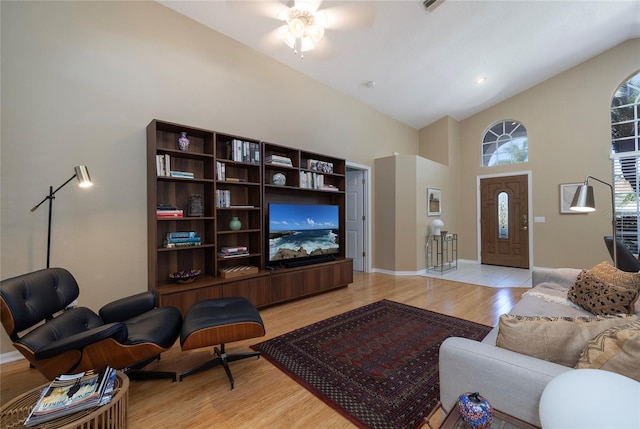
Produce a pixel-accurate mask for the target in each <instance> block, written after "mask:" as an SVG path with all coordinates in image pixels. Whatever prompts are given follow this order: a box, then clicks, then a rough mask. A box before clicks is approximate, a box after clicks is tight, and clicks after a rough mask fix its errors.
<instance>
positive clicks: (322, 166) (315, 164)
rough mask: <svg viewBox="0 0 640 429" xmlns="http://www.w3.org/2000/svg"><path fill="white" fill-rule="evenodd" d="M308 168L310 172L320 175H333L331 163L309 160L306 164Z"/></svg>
mask: <svg viewBox="0 0 640 429" xmlns="http://www.w3.org/2000/svg"><path fill="white" fill-rule="evenodd" d="M308 168H309V170H311V171H317V172H320V173H333V163H332V162H326V161H318V160H317V159H310V160H309V162H308Z"/></svg>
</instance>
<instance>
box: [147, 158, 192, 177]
mask: <svg viewBox="0 0 640 429" xmlns="http://www.w3.org/2000/svg"><path fill="white" fill-rule="evenodd" d="M156 174H157V175H158V176H165V177H182V178H184V179H193V178H195V175H194V174H193V173H191V172H190V171H175V170H171V156H169V155H168V154H164V155H156Z"/></svg>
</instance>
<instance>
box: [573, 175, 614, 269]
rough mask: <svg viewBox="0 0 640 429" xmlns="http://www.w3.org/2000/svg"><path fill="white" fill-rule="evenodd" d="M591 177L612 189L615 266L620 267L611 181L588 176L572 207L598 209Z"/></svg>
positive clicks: (580, 210)
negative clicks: (590, 182) (590, 180)
mask: <svg viewBox="0 0 640 429" xmlns="http://www.w3.org/2000/svg"><path fill="white" fill-rule="evenodd" d="M589 179H593V180H595V181H597V182H600V183H603V184H605V185H607V186H608V187H609V189H610V190H611V227H612V235H611V237H613V266H614V267H616V268H618V242H617V241H618V240H617V239H616V204H615V200H614V192H613V186H611V185H610V184H609V183H607V182H605V181H603V180H600V179H598V178H597V177H593V176H587V178H586V179H584V183H583V184H582V185H580V186H578V190H577V191H576V194H575V195H574V196H573V200H572V201H571V207H570V209H571V210H573V211H575V212H581V213H588V212H593V211H595V210H596V202H595V198H593V186H591V185H589Z"/></svg>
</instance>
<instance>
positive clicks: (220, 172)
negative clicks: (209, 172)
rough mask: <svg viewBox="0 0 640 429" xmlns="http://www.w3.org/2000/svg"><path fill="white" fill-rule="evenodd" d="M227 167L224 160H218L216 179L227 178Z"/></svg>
mask: <svg viewBox="0 0 640 429" xmlns="http://www.w3.org/2000/svg"><path fill="white" fill-rule="evenodd" d="M226 170H227V167H226V165H225V163H224V162H220V161H216V179H217V180H226V177H227V172H226Z"/></svg>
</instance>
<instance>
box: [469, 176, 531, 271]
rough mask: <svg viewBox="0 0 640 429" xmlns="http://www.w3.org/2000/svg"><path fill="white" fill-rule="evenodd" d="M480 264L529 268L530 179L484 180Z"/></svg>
mask: <svg viewBox="0 0 640 429" xmlns="http://www.w3.org/2000/svg"><path fill="white" fill-rule="evenodd" d="M480 228H481V232H480V237H481V246H480V249H481V250H480V262H481V263H482V264H489V265H502V266H506V267H517V268H529V185H528V177H527V176H526V175H518V176H504V177H491V178H486V179H481V180H480Z"/></svg>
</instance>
